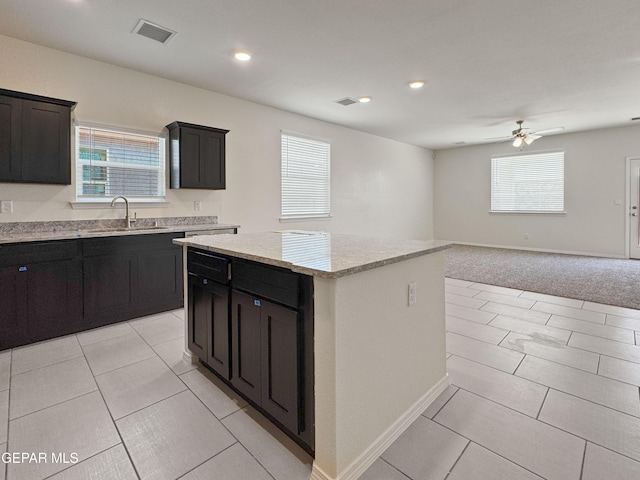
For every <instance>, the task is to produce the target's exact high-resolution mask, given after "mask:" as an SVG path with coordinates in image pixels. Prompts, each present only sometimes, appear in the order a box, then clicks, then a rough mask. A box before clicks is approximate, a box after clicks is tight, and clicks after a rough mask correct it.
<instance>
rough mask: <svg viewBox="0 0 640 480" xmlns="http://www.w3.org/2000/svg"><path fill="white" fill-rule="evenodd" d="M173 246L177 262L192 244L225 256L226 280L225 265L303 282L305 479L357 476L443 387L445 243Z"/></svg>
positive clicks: (274, 236) (310, 236) (252, 238)
mask: <svg viewBox="0 0 640 480" xmlns="http://www.w3.org/2000/svg"><path fill="white" fill-rule="evenodd" d="M174 243H178V244H181V245H183V247H184V253H183V254H184V258H185V262H184V263H185V265H187V255H188V252H189V251H191V252H194V251H195V250H198V251H200V252H213V253H214V254H216V255H220V256H222V257H224V258H226V259H228V261H229V263H230V264H231V270H230V271H231V275H230V278H231V280H230V281H231V283H232V284H233V282H234V280H233V278H234V273H233V272H234V268H235V267H234V265H236V264H237V265H243V263H246V262H249V264H250V265H264V266H265V267H268V268H275V269H278V270H277V271H278V272H280V273H282V274H283V275H284V273H283V272H290V273H291V274H295V275H298V276H299V277H300V278H301V279H305V278H308V279H309V280H310V281H309V283H308V284H309V286H310V287H309V288H310V291H311V299H312V300H311V302H312V308H311V309H309V310H310V311H311V312H312V317H313V318H312V322H311V324H310V325H311V328H312V343H311V344H312V346H313V347H312V348H313V355H312V363H313V368H312V372H311V378H308V375H307V378H306V380H307V382H309V381H310V382H311V383H312V385H313V389H312V391H311V392H312V393H311V394H312V396H313V402H312V404H313V409H314V410H313V415H312V418H313V419H314V421H313V425H307V427H306V428H311V431H312V432H313V439H312V441H311V442H307V443H308V444H310V445H311V446H312V448H313V451H314V453H315V460H314V464H313V469H312V475H311V478H313V479H323V480H324V479H355V478H358V477H359V476H360V475H361V474H362V473H363V472H364V471H365V470H366V469H367V468H368V467H369V466H370V465H371V464H372V463H373V462H374V461H375V459H376V458H378V456H379V455H380V454H382V453H383V452H384V450H385V449H386V448H387V447H388V446H389V445H390V444H391V443H392V442H393V441H394V440H395V439H396V438H397V437H398V436H399V435H400V434H401V433H402V432H403V431H404V430H405V429H406V428H407V427H408V426H409V425H410V424H411V423H412V422H413V420H415V419H416V418H417V417H418V415H420V413H421V412H422V411H424V409H425V408H426V407H427V406H429V405H430V404H431V402H432V401H433V400H435V399H436V398H437V396H438V395H439V394H440V393H441V392H442V391H443V390H444V389H445V388H446V387H447V386H448V384H449V383H448V379H447V375H446V370H445V355H446V354H445V315H444V252H443V250H445V249H446V248H447V247H448V244H446V243H443V242H438V241H403V240H393V239H381V238H369V237H361V236H352V235H338V234H328V233H322V232H306V231H282V232H269V233H248V234H240V235H217V236H196V237H191V238H187V239H179V240H174ZM242 268H246V267H242ZM185 277H186V275H185ZM283 278H284V277H283ZM299 284H300V285H303V284H304V282H302V283H299ZM233 288H234V290H233V293H235V292H236V290H235V288H236V286H233ZM238 288H242V287H241V286H240V287H238ZM241 294H242V293H241V292H240V293H239V294H238V295H241ZM303 297H304V295H303ZM256 302H257V304H259V303H260V299H259V298H258V299H257V300H256ZM186 304H187V301H185V305H186ZM230 310H233V308H231V309H230ZM236 320H237V319H236ZM307 320H309V319H307ZM188 323H189V322H187V324H188ZM305 325H308V324H305ZM306 333H307V334H308V333H309V332H308V328H307V331H306ZM186 338H187V342H188V339H189V335H187V336H186ZM231 348H232V349H233V344H232V345H231ZM186 353H187V354H190V353H191V352H189V351H187V352H186ZM308 353H309V352H307V354H308ZM305 375H306V374H305ZM230 376H231V380H232V382H231V383H232V384H233V374H230ZM300 393H301V394H302V392H300ZM267 413H269V412H268V411H267ZM276 420H277V418H276ZM294 433H295V432H294Z"/></svg>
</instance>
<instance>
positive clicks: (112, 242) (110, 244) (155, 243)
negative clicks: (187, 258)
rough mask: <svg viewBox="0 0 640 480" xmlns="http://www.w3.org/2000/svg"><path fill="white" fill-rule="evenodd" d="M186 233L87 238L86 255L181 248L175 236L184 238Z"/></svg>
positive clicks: (85, 243)
mask: <svg viewBox="0 0 640 480" xmlns="http://www.w3.org/2000/svg"><path fill="white" fill-rule="evenodd" d="M183 237H184V233H182V232H172V233H149V234H138V235H117V236H113V237H95V238H86V239H84V240H83V242H84V256H85V257H92V256H96V255H112V254H120V253H131V252H139V251H149V250H166V249H176V250H178V249H180V248H181V247H180V246H179V245H174V244H173V243H172V241H173V239H174V238H183Z"/></svg>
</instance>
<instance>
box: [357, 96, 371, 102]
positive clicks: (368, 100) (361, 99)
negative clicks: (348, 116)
mask: <svg viewBox="0 0 640 480" xmlns="http://www.w3.org/2000/svg"><path fill="white" fill-rule="evenodd" d="M358 101H359V102H360V103H369V102H370V101H371V97H360V98H359V99H358Z"/></svg>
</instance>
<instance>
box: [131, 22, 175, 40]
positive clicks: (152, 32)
mask: <svg viewBox="0 0 640 480" xmlns="http://www.w3.org/2000/svg"><path fill="white" fill-rule="evenodd" d="M132 33H137V34H138V35H142V36H143V37H147V38H150V39H151V40H155V41H156V42H160V43H164V44H166V43H167V42H168V41H169V40H171V39H172V38H173V37H174V36H175V35H176V33H177V32H174V31H173V30H169V29H168V28H166V27H161V26H160V25H156V24H155V23H152V22H150V21H149V20H144V19H141V20H140V21H139V22H138V24H137V25H136V28H134V29H133V32H132Z"/></svg>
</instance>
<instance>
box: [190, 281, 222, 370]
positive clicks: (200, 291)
mask: <svg viewBox="0 0 640 480" xmlns="http://www.w3.org/2000/svg"><path fill="white" fill-rule="evenodd" d="M188 288H189V304H188V311H187V321H188V322H189V328H188V331H189V340H188V344H189V350H191V351H192V352H193V353H195V354H196V355H197V356H198V357H199V358H200V360H201V361H202V362H204V363H206V364H207V365H208V366H209V367H211V368H212V369H213V370H215V371H216V372H217V373H218V374H220V375H221V376H222V377H223V378H225V379H226V380H228V379H229V377H230V373H231V372H230V368H229V366H230V358H229V287H228V286H226V285H223V284H220V283H216V282H214V281H212V280H211V279H208V278H204V277H200V276H198V275H194V274H190V275H189V280H188Z"/></svg>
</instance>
